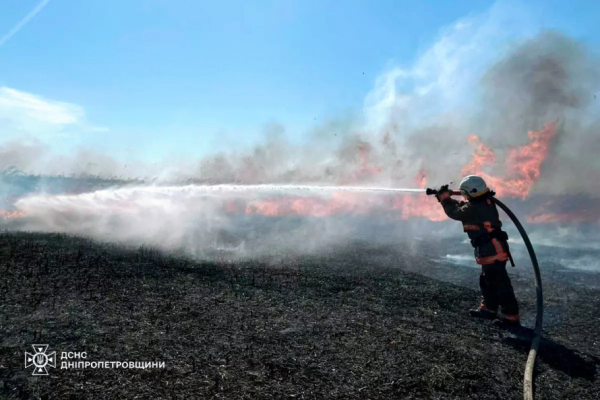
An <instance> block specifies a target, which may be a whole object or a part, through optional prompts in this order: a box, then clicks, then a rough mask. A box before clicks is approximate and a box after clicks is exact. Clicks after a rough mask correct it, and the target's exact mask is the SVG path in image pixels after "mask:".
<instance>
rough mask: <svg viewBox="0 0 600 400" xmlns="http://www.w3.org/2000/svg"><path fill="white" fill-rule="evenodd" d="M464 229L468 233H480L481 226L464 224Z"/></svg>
mask: <svg viewBox="0 0 600 400" xmlns="http://www.w3.org/2000/svg"><path fill="white" fill-rule="evenodd" d="M463 229H464V230H465V232H466V231H478V230H480V229H481V228H480V227H479V225H474V224H464V223H463Z"/></svg>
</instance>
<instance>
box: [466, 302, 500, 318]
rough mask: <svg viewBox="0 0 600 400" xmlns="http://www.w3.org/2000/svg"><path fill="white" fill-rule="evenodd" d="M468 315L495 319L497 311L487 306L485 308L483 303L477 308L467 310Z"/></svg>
mask: <svg viewBox="0 0 600 400" xmlns="http://www.w3.org/2000/svg"><path fill="white" fill-rule="evenodd" d="M469 315H471V317H475V318H484V319H496V318H498V312H497V311H494V310H490V309H489V308H487V307H486V306H484V305H483V304H482V305H480V306H479V307H478V308H474V309H472V310H469Z"/></svg>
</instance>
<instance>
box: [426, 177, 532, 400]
mask: <svg viewBox="0 0 600 400" xmlns="http://www.w3.org/2000/svg"><path fill="white" fill-rule="evenodd" d="M425 193H426V194H427V195H435V194H437V190H435V189H427V190H426V192H425ZM460 194H461V193H460V191H453V192H452V195H460ZM491 200H492V201H493V202H494V203H495V204H496V205H497V206H498V207H500V208H501V209H502V210H503V211H504V212H505V213H506V215H508V216H509V217H510V219H511V220H512V221H513V223H514V224H515V226H516V227H517V229H518V230H519V233H520V234H521V237H522V238H523V242H524V243H525V247H527V251H528V252H529V257H530V258H531V264H532V266H533V272H534V277H535V292H536V317H535V328H534V330H533V333H534V337H533V340H532V342H531V347H530V349H529V356H528V357H527V363H526V364H525V376H524V379H523V396H524V399H525V400H533V398H534V395H533V370H534V368H535V360H536V356H537V353H538V348H539V345H540V341H541V339H542V319H543V314H544V300H543V296H542V278H541V275H540V268H539V265H538V261H537V257H536V255H535V251H534V250H533V246H532V244H531V241H530V240H529V236H527V232H525V229H524V228H523V225H521V223H520V222H519V220H518V219H517V217H516V216H515V214H514V213H513V212H512V211H511V210H510V209H509V208H508V207H507V206H506V205H505V204H504V203H502V202H501V201H500V200H498V199H497V198H495V197H493V196H492V197H491Z"/></svg>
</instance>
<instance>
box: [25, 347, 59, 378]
mask: <svg viewBox="0 0 600 400" xmlns="http://www.w3.org/2000/svg"><path fill="white" fill-rule="evenodd" d="M31 347H33V350H34V351H35V353H34V354H31V353H28V352H25V368H29V367H31V366H33V367H34V368H33V372H32V373H31V375H34V376H40V375H48V370H47V369H46V367H48V366H50V367H52V368H56V352H55V351H53V352H52V353H46V350H48V345H47V344H32V345H31Z"/></svg>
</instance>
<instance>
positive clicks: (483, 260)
mask: <svg viewBox="0 0 600 400" xmlns="http://www.w3.org/2000/svg"><path fill="white" fill-rule="evenodd" d="M475 260H476V261H477V264H479V265H490V264H493V263H495V262H496V261H508V254H507V253H500V254H496V255H494V256H489V257H477V258H476V259H475Z"/></svg>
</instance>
